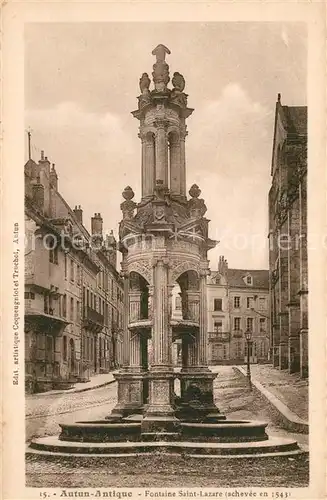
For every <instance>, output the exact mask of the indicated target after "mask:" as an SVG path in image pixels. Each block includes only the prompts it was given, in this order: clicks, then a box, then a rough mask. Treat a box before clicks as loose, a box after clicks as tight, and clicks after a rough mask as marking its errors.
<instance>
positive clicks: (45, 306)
mask: <svg viewBox="0 0 327 500" xmlns="http://www.w3.org/2000/svg"><path fill="white" fill-rule="evenodd" d="M44 312H45V314H49V295H44Z"/></svg>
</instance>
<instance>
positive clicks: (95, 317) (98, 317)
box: [83, 306, 104, 333]
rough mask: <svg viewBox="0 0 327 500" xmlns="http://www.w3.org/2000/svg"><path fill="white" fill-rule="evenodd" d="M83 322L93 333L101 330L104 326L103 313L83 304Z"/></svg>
mask: <svg viewBox="0 0 327 500" xmlns="http://www.w3.org/2000/svg"><path fill="white" fill-rule="evenodd" d="M83 324H84V326H85V327H86V328H88V329H89V330H91V331H94V332H95V333H98V332H101V330H102V328H103V326H104V315H103V314H100V313H99V312H98V311H96V310H95V309H92V307H89V306H84V315H83Z"/></svg>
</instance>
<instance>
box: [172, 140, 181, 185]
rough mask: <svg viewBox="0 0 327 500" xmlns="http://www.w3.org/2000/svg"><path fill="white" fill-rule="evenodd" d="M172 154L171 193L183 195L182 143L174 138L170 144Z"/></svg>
mask: <svg viewBox="0 0 327 500" xmlns="http://www.w3.org/2000/svg"><path fill="white" fill-rule="evenodd" d="M169 153H170V192H171V194H173V195H181V143H180V141H179V138H176V137H172V139H171V142H170V143H169Z"/></svg>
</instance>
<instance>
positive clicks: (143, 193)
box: [139, 134, 147, 198]
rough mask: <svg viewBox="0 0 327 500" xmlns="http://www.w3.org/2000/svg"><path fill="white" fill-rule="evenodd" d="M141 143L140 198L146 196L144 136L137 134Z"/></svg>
mask: <svg viewBox="0 0 327 500" xmlns="http://www.w3.org/2000/svg"><path fill="white" fill-rule="evenodd" d="M139 138H140V139H141V144H142V160H141V161H142V167H141V185H142V198H145V197H146V182H147V179H146V174H147V172H146V138H145V137H144V136H143V135H141V134H139Z"/></svg>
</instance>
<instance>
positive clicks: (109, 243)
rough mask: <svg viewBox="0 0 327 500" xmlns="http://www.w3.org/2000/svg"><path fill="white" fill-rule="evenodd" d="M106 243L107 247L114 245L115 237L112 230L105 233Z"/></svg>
mask: <svg viewBox="0 0 327 500" xmlns="http://www.w3.org/2000/svg"><path fill="white" fill-rule="evenodd" d="M106 243H107V246H108V247H114V246H115V245H116V238H115V236H114V232H113V230H111V231H110V234H107V238H106Z"/></svg>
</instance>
